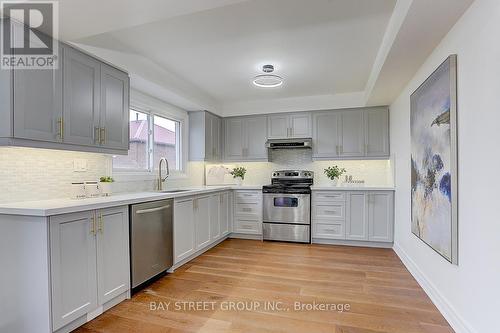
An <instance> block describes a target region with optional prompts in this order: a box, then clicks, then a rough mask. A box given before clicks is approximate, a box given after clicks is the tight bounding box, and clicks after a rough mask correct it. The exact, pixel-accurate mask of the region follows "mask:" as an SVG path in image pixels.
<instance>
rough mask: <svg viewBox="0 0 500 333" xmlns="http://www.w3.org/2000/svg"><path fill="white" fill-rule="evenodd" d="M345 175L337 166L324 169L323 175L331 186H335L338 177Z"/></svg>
mask: <svg viewBox="0 0 500 333" xmlns="http://www.w3.org/2000/svg"><path fill="white" fill-rule="evenodd" d="M344 173H346V169H344V168H339V167H338V166H337V165H334V166H330V167H328V168H326V169H325V175H326V176H327V177H328V179H330V181H331V182H330V184H331V185H332V186H337V184H338V181H339V178H340V176H342V175H343V174H344Z"/></svg>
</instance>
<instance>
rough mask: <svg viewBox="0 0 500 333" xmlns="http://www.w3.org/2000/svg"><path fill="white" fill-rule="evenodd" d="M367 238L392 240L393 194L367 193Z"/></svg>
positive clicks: (380, 240) (379, 240) (378, 240)
mask: <svg viewBox="0 0 500 333" xmlns="http://www.w3.org/2000/svg"><path fill="white" fill-rule="evenodd" d="M368 195H369V199H368V220H369V226H368V229H369V240H371V241H377V242H392V241H393V228H394V226H393V211H394V208H393V207H394V206H393V205H394V204H393V194H392V193H390V192H373V193H370V194H368Z"/></svg>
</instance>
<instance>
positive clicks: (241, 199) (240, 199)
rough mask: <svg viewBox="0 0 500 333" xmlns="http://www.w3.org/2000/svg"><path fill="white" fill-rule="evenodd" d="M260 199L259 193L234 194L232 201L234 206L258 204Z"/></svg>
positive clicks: (260, 194)
mask: <svg viewBox="0 0 500 333" xmlns="http://www.w3.org/2000/svg"><path fill="white" fill-rule="evenodd" d="M261 198H262V193H261V192H235V193H234V201H235V203H236V204H239V203H245V204H246V203H255V204H258V203H260V201H261Z"/></svg>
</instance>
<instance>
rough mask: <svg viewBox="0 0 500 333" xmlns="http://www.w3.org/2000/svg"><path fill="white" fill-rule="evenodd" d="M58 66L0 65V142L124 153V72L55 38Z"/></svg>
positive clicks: (126, 135)
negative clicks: (9, 67)
mask: <svg viewBox="0 0 500 333" xmlns="http://www.w3.org/2000/svg"><path fill="white" fill-rule="evenodd" d="M59 47H60V51H59V68H58V69H54V70H47V69H30V70H11V71H5V70H3V71H1V73H0V95H1V97H2V105H0V116H2V118H3V119H10V121H5V122H3V124H2V125H0V145H12V146H27V147H39V148H50V149H66V150H76V151H89V152H100V153H111V154H127V151H128V148H129V126H128V114H129V93H130V92H129V91H130V83H129V76H128V74H127V73H125V72H123V71H121V70H118V69H116V68H114V67H112V66H110V65H108V64H106V63H104V62H102V61H100V60H98V59H96V58H94V57H92V56H90V55H88V54H86V53H84V52H81V51H79V50H77V49H75V48H74V47H72V46H69V45H66V44H64V43H61V42H60V43H59Z"/></svg>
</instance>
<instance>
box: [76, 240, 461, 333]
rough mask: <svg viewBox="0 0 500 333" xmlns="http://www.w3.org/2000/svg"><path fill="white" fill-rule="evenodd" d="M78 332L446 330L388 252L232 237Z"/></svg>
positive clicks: (357, 332) (405, 332) (427, 332)
mask: <svg viewBox="0 0 500 333" xmlns="http://www.w3.org/2000/svg"><path fill="white" fill-rule="evenodd" d="M190 302H191V303H190ZM203 302H204V303H203ZM296 302H299V303H298V306H303V307H304V308H302V309H299V308H296V307H295V306H296V304H297V303H296ZM314 303H316V306H317V307H318V306H320V305H322V306H324V307H326V306H329V307H330V308H329V309H324V308H323V309H319V308H315V309H314V308H307V307H313V306H314ZM231 305H233V307H231ZM190 306H191V308H189V307H190ZM197 306H198V307H202V306H205V307H206V308H205V309H203V308H195V307H197ZM341 306H344V309H343V311H340V310H342V308H341ZM167 307H168V309H167ZM273 307H274V308H273ZM348 307H349V308H348ZM75 332H78V333H97V332H100V333H128V332H129V333H132V332H133V333H142V332H144V333H146V332H147V333H160V332H161V333H181V332H217V333H219V332H259V333H267V332H286V333H291V332H300V333H303V332H308V333H309V332H311V333H316V332H318V333H321V332H330V333H382V332H387V333H422V332H424V333H451V332H453V330H452V329H451V328H450V326H449V325H448V323H447V322H446V320H445V319H444V318H443V316H442V315H441V314H440V313H439V311H438V310H437V309H436V307H435V306H434V305H433V304H432V303H431V301H430V300H429V298H428V297H427V295H426V294H425V293H424V291H423V290H422V289H421V288H420V286H419V285H418V284H417V282H416V281H415V280H414V279H413V277H412V276H411V275H410V273H409V272H408V271H407V270H406V269H405V267H404V266H403V264H402V263H401V261H400V260H399V258H398V257H397V256H396V254H395V253H394V252H393V251H392V250H390V249H372V248H355V247H341V246H327V245H302V244H290V243H276V242H260V241H250V240H237V239H230V240H226V241H225V242H223V243H221V244H220V245H218V246H217V247H215V248H213V249H211V250H209V251H208V252H206V253H205V254H203V255H201V256H200V257H198V258H196V259H194V260H193V261H191V262H189V263H188V264H186V265H184V266H182V267H181V268H179V269H178V270H176V271H175V273H174V274H170V275H168V276H165V277H163V278H162V279H160V280H158V281H157V282H155V283H154V284H152V285H151V286H150V287H148V288H147V289H145V290H143V291H141V292H139V293H138V294H136V295H134V297H133V298H132V299H130V300H127V301H125V302H123V303H121V304H119V305H117V306H115V307H114V308H112V309H110V310H109V311H108V312H106V313H104V314H103V315H101V316H100V317H98V318H96V319H94V320H93V321H91V322H89V323H87V324H86V325H85V326H83V327H81V328H79V329H77V330H76V331H75Z"/></svg>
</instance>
